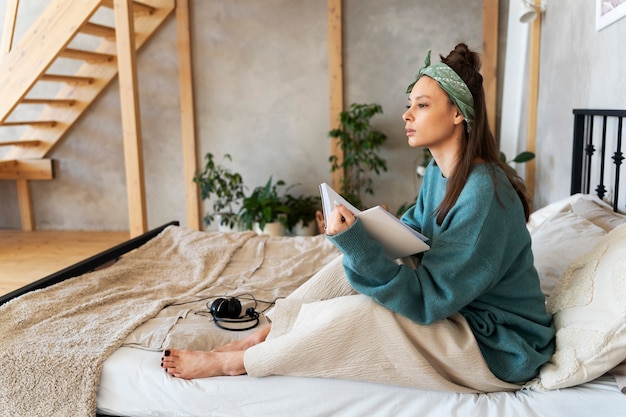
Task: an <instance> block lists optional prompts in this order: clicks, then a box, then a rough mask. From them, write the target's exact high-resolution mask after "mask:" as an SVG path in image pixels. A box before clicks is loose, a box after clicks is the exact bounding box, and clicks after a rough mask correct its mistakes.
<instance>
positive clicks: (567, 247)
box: [531, 207, 607, 297]
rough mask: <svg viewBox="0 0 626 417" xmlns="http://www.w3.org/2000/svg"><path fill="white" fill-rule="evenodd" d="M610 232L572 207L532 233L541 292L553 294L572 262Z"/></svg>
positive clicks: (548, 294)
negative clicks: (576, 212) (577, 213)
mask: <svg viewBox="0 0 626 417" xmlns="http://www.w3.org/2000/svg"><path fill="white" fill-rule="evenodd" d="M606 234H607V232H606V231H605V230H604V229H602V228H601V227H598V226H596V225H595V224H593V223H592V222H590V221H589V220H587V219H584V218H582V217H580V216H578V215H576V214H575V213H573V212H572V211H571V207H569V209H566V210H563V211H560V212H557V213H556V214H554V215H552V216H551V217H549V218H548V219H546V220H545V221H543V222H542V223H541V224H540V225H539V226H538V227H537V228H536V229H534V231H533V232H532V233H531V238H532V250H533V256H534V257H535V262H534V263H535V268H536V269H537V273H538V274H539V281H540V284H541V291H542V292H543V293H544V295H545V296H546V297H548V296H550V293H551V292H552V290H553V288H554V286H555V285H556V282H557V281H558V280H559V277H560V276H561V274H563V272H564V271H565V269H566V268H567V267H568V265H569V264H570V263H572V262H573V261H574V260H575V259H577V258H579V257H581V256H582V255H584V254H585V253H587V252H588V251H589V250H591V249H592V248H593V247H594V246H595V245H596V244H597V243H598V242H599V241H600V239H602V238H603V237H604V236H605V235H606Z"/></svg>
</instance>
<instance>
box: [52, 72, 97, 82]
mask: <svg viewBox="0 0 626 417" xmlns="http://www.w3.org/2000/svg"><path fill="white" fill-rule="evenodd" d="M40 80H41V81H50V82H59V83H68V84H92V83H93V82H94V81H95V80H94V78H93V77H81V76H77V75H63V74H44V75H42V76H41V78H40Z"/></svg>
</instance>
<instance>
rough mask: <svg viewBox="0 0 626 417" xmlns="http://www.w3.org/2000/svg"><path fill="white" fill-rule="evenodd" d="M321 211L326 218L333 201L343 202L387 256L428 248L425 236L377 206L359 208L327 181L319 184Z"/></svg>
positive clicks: (401, 254) (325, 218)
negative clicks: (364, 208) (365, 208)
mask: <svg viewBox="0 0 626 417" xmlns="http://www.w3.org/2000/svg"><path fill="white" fill-rule="evenodd" d="M320 194H321V196H322V211H323V212H324V221H325V222H326V221H327V219H328V218H329V216H330V213H331V212H332V211H333V208H334V206H335V204H343V205H344V206H346V207H347V208H348V210H350V211H351V212H352V213H354V215H355V216H356V217H357V218H359V219H360V220H361V221H362V222H363V227H364V228H365V232H366V233H367V235H368V236H369V237H370V238H372V239H374V240H375V241H377V242H378V243H380V244H381V245H382V247H383V249H384V251H385V255H386V256H387V257H388V258H389V259H397V258H402V257H404V256H409V255H413V254H415V253H420V252H424V251H427V250H428V249H430V246H428V244H427V243H426V242H425V241H426V240H428V238H427V237H426V236H424V235H422V234H421V233H419V232H418V231H416V230H414V229H412V228H410V227H409V226H407V225H406V224H404V223H403V222H402V221H400V220H399V219H398V218H397V217H396V216H394V215H393V214H391V213H389V212H388V211H387V210H385V209H384V208H382V207H381V206H375V207H372V208H369V209H367V210H363V211H361V210H359V209H357V208H356V207H354V206H353V205H352V204H350V203H349V202H348V201H347V200H346V199H345V198H343V197H342V196H340V195H339V194H338V193H337V192H336V191H335V190H333V189H332V188H331V187H330V186H329V185H328V184H326V183H322V184H320Z"/></svg>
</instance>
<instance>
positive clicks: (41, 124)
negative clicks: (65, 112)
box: [1, 120, 57, 127]
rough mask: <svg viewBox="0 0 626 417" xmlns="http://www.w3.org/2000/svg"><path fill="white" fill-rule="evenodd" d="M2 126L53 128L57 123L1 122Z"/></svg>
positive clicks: (34, 121)
mask: <svg viewBox="0 0 626 417" xmlns="http://www.w3.org/2000/svg"><path fill="white" fill-rule="evenodd" d="M1 125H2V126H39V127H55V126H56V125H57V122H56V121H54V120H25V121H21V120H20V121H18V122H3V123H2V124H1Z"/></svg>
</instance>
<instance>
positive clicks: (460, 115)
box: [454, 106, 465, 125]
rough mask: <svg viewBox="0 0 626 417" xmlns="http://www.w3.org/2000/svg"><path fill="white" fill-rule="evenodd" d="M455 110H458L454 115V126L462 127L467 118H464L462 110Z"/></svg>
mask: <svg viewBox="0 0 626 417" xmlns="http://www.w3.org/2000/svg"><path fill="white" fill-rule="evenodd" d="M455 109H456V113H455V115H454V124H455V125H460V124H461V123H463V121H464V120H465V117H463V113H461V110H459V108H458V107H456V106H455Z"/></svg>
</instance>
